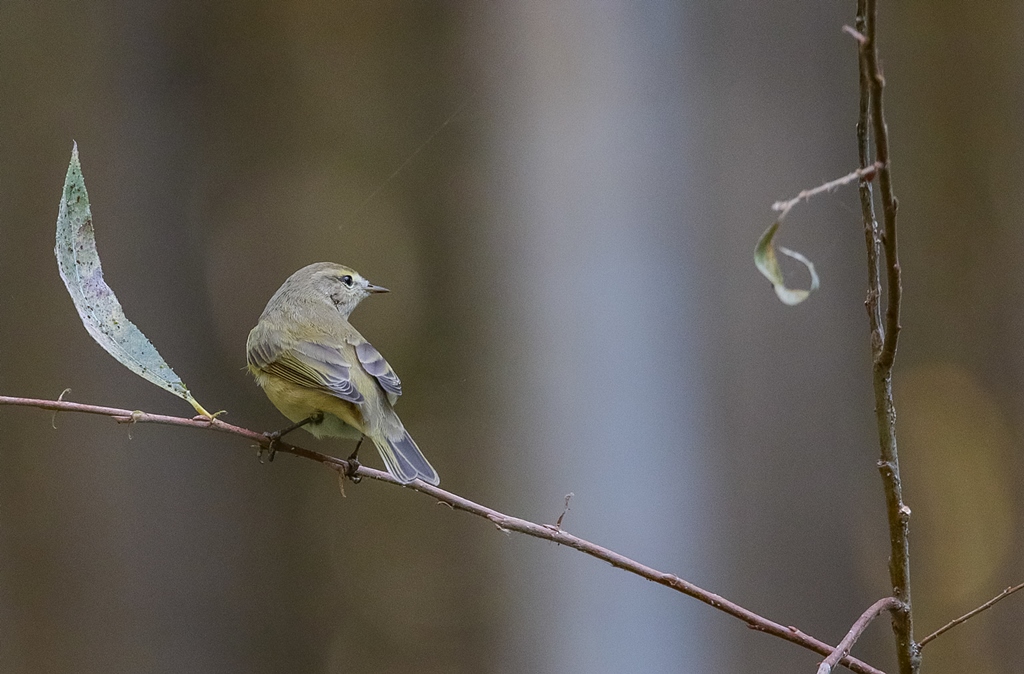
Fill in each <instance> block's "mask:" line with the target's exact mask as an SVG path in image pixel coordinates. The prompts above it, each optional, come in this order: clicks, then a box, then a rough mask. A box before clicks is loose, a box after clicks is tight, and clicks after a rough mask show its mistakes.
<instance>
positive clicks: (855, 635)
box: [818, 597, 902, 674]
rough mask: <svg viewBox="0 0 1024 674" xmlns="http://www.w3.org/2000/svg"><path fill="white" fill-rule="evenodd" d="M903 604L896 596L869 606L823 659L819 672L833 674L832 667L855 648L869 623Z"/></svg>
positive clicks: (819, 673)
mask: <svg viewBox="0 0 1024 674" xmlns="http://www.w3.org/2000/svg"><path fill="white" fill-rule="evenodd" d="M901 606H902V604H901V603H900V601H899V600H898V599H896V598H895V597H885V598H884V599H879V600H878V601H876V602H875V603H874V604H872V605H871V606H869V607H868V609H867V610H866V611H864V613H862V614H861V615H860V617H859V618H857V621H856V622H855V623H853V627H851V628H850V631H849V632H847V633H846V636H845V637H843V640H842V641H840V642H839V645H838V646H836V649H835V650H834V651H832V654H831V655H829V656H828V657H827V658H825V659H824V660H822V662H821V664H820V665H819V666H818V674H832V668H833V667H835V666H836V664H837V663H838V662H839V660H841V659H842V657H843V656H844V655H848V654H849V653H850V649H851V648H853V645H854V644H855V643H856V642H857V639H860V635H861V634H863V633H864V630H866V629H867V628H868V625H870V624H871V622H872V621H873V620H874V619H875V618H877V617H878V616H880V615H882V613H884V612H885V611H895V610H897V609H899V608H900V607H901Z"/></svg>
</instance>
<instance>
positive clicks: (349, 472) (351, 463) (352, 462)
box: [345, 438, 363, 484]
mask: <svg viewBox="0 0 1024 674" xmlns="http://www.w3.org/2000/svg"><path fill="white" fill-rule="evenodd" d="M362 444H363V438H359V442H357V443H356V448H355V450H353V451H352V453H351V454H350V455H349V457H348V458H347V459H345V462H346V463H348V468H347V469H346V470H345V477H347V478H348V479H350V480H352V483H353V484H359V483H360V482H361V481H362V479H363V478H361V477H359V476H358V475H356V471H357V470H359V466H361V465H362V464H361V463H359V459H358V456H359V448H360V447H361V446H362Z"/></svg>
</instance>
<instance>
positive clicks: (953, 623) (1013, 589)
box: [917, 583, 1024, 650]
mask: <svg viewBox="0 0 1024 674" xmlns="http://www.w3.org/2000/svg"><path fill="white" fill-rule="evenodd" d="M1020 589H1024V583H1021V584H1020V585H1014V586H1013V587H1008V588H1006V589H1005V590H1003V591H1002V592H1000V593H999V594H997V595H996V596H994V597H992V598H991V599H989V600H988V601H987V602H985V603H984V604H982V605H981V606H979V607H978V608H976V609H974V610H973V611H968V612H967V613H965V614H963V615H962V616H960V617H959V618H956V619H954V620H950V621H949V622H948V623H946V624H945V625H943V626H942V627H940V628H939V629H937V630H935V631H934V632H932V633H931V634H929V635H928V636H926V637H925V638H924V639H921V641H920V642H918V644H917V648H918V650H920V649H922V648H924V647H925V644H927V643H928V642H929V641H931V640H932V639H934V638H935V637H937V636H939V635H940V634H943V633H945V632H948V631H949V630H951V629H953V628H954V627H956V626H957V625H959V624H961V623H965V622H967V621H968V620H970V619H971V618H973V617H974V616H976V615H978V614H979V613H981V612H982V611H984V610H986V609H990V608H992V607H993V606H994V605H995V604H996V603H997V602H999V601H1002V600H1003V599H1006V598H1007V597H1009V596H1010V595H1011V594H1013V593H1014V592H1016V591H1017V590H1020Z"/></svg>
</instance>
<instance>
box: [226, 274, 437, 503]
mask: <svg viewBox="0 0 1024 674" xmlns="http://www.w3.org/2000/svg"><path fill="white" fill-rule="evenodd" d="M386 292H388V289H387V288H382V287H380V286H375V285H373V284H372V283H370V282H369V281H367V280H366V279H365V278H363V277H362V276H360V275H359V274H358V273H357V272H355V271H354V270H352V269H349V268H348V267H344V266H342V265H340V264H334V263H331V262H317V263H315V264H311V265H309V266H306V267H303V268H302V269H300V270H298V271H297V272H295V273H294V274H292V275H291V276H290V277H289V278H288V280H286V281H285V282H284V284H283V285H282V286H281V287H280V288H279V289H278V291H277V292H276V293H274V296H273V297H271V298H270V301H269V302H268V303H267V308H266V309H264V310H263V314H262V315H261V316H260V320H259V323H257V324H256V327H255V328H253V329H252V331H251V332H250V333H249V340H248V343H247V344H246V348H247V351H248V353H247V357H246V360H247V362H248V364H249V371H250V372H252V374H253V375H254V376H255V377H256V382H257V383H258V384H259V385H260V386H262V387H263V391H264V392H265V393H266V394H267V397H268V398H270V402H272V403H274V406H275V407H277V409H279V410H280V411H281V413H282V414H284V415H285V416H286V417H288V418H289V419H290V420H291V421H293V422H295V423H294V424H293V425H292V426H289V427H288V428H286V429H284V430H283V431H281V432H279V433H278V434H272V437H275V438H276V437H280V435H282V434H284V433H286V432H288V431H291V430H293V429H295V428H297V427H299V426H302V427H304V428H305V429H306V430H308V431H309V432H310V433H312V434H313V435H315V436H316V437H318V438H321V437H339V438H350V439H353V440H356V439H357V440H359V441H360V442H361V441H362V438H363V437H364V436H365V437H368V438H370V440H372V441H373V444H375V445H376V446H377V450H378V451H379V452H380V456H381V458H382V459H384V465H385V466H387V469H388V472H389V473H391V475H392V476H394V477H395V479H397V480H398V481H399V482H401V483H403V484H408V483H409V482H412V481H413V480H416V479H420V480H423V481H424V482H426V483H428V484H432V485H437V484H438V483H439V482H440V479H439V478H438V476H437V471H435V470H434V469H433V467H431V465H430V462H428V461H427V459H426V457H425V456H423V453H422V452H420V449H419V447H417V446H416V443H415V442H413V439H412V437H410V435H409V433H408V431H406V430H405V426H403V425H402V421H401V419H399V418H398V415H397V414H395V409H394V407H393V406H394V404H395V402H396V401H397V400H398V397H399V396H400V395H402V382H401V381H399V379H398V375H396V374H395V371H394V370H392V369H391V366H390V365H388V362H387V361H386V360H384V357H383V356H381V355H380V352H379V351H377V349H375V348H373V346H372V345H371V344H370V343H369V342H368V341H366V339H365V338H364V337H363V336H362V335H360V334H359V332H358V331H357V330H356V329H355V328H354V327H352V324H351V323H349V322H348V317H349V315H350V314H351V313H352V311H353V309H355V308H356V306H357V305H358V304H359V303H360V302H361V301H362V300H363V298H365V297H367V296H368V295H370V294H371V293H386ZM356 451H357V452H358V451H359V446H358V445H356ZM352 456H353V458H355V454H353V455H352Z"/></svg>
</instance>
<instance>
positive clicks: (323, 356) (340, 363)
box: [248, 342, 363, 403]
mask: <svg viewBox="0 0 1024 674" xmlns="http://www.w3.org/2000/svg"><path fill="white" fill-rule="evenodd" d="M248 361H249V364H250V365H252V366H253V367H256V368H258V369H260V370H262V371H263V372H266V373H267V374H272V375H274V376H276V377H280V378H281V379H285V380H287V381H290V382H292V383H294V384H298V385H299V386H305V387H308V388H313V389H320V390H323V391H326V392H328V393H330V394H332V395H335V396H337V397H339V398H341V399H342V400H348V401H349V402H353V403H361V402H363V396H362V395H361V394H360V393H359V391H358V390H357V389H356V387H355V386H353V384H352V379H351V376H350V373H349V370H350V369H351V368H352V366H351V365H350V364H349V363H348V362H347V361H346V360H345V357H344V355H343V354H342V353H341V352H340V351H339V350H338V349H336V348H334V347H330V346H326V345H324V344H318V343H316V342H293V343H290V344H288V345H287V346H286V345H283V344H266V343H262V344H258V345H255V346H253V347H252V348H250V349H249V353H248Z"/></svg>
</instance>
